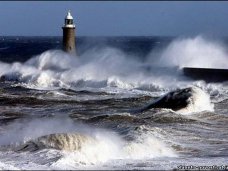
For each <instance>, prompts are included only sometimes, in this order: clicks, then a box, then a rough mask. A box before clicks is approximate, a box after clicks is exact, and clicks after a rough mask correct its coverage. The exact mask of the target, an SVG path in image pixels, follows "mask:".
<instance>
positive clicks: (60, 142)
mask: <svg viewBox="0 0 228 171" xmlns="http://www.w3.org/2000/svg"><path fill="white" fill-rule="evenodd" d="M60 122H61V125H58V124H60ZM63 123H65V124H63ZM19 125H20V126H19ZM57 125H58V126H57ZM10 127H11V129H10V131H8V132H6V133H5V134H4V133H3V134H2V135H1V137H2V139H1V141H0V144H1V145H4V146H2V147H1V148H3V147H7V146H10V149H11V150H12V149H14V150H16V151H18V150H19V151H21V154H23V153H26V152H27V151H29V153H31V154H34V155H36V153H37V152H36V151H37V150H38V152H39V151H40V150H42V149H50V150H51V149H56V150H60V153H61V155H62V157H61V158H60V159H58V160H57V161H55V162H54V163H52V166H53V167H56V168H62V166H64V165H65V166H68V167H70V166H72V164H73V165H74V167H78V166H80V165H94V164H99V163H104V162H107V161H109V160H117V159H118V160H119V159H120V160H123V159H144V158H155V157H164V156H166V157H176V156H177V154H176V153H175V152H174V150H172V148H171V147H168V146H167V145H166V144H165V143H164V142H162V140H159V139H157V138H155V137H154V136H152V135H149V134H148V135H147V134H142V135H139V136H137V138H136V139H135V140H132V141H127V140H125V139H124V138H122V137H120V136H119V135H118V134H116V133H114V132H112V131H108V130H104V129H95V128H90V127H88V126H85V125H77V124H73V123H72V122H70V121H69V120H65V121H64V120H63V119H60V120H56V119H55V120H49V119H45V120H36V121H31V122H30V123H26V124H25V123H21V124H15V123H14V124H12V125H11V126H10ZM19 128H20V129H19ZM33 128H36V129H33ZM64 132H67V133H64ZM50 133H52V134H50ZM50 152H51V151H50ZM34 157H35V156H34Z"/></svg>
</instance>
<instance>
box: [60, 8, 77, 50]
mask: <svg viewBox="0 0 228 171" xmlns="http://www.w3.org/2000/svg"><path fill="white" fill-rule="evenodd" d="M73 20H74V19H73V17H72V15H71V13H70V10H69V11H68V13H67V15H66V17H65V24H64V26H63V27H62V29H63V50H64V51H65V52H68V53H71V54H76V48H75V25H74V21H73Z"/></svg>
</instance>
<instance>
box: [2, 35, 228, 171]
mask: <svg viewBox="0 0 228 171" xmlns="http://www.w3.org/2000/svg"><path fill="white" fill-rule="evenodd" d="M76 44H77V56H73V55H69V54H66V53H64V52H63V51H61V50H60V49H61V37H0V169H2V170H6V169H10V170H14V169H30V170H31V169H52V170H53V169H99V170H101V169H130V170H135V169H152V170H157V169H159V170H162V169H163V170H164V169H169V170H171V169H178V168H179V169H181V168H182V169H186V167H187V166H189V167H190V166H192V167H194V166H206V167H207V168H206V169H210V167H211V166H214V167H215V166H217V167H220V169H223V168H224V167H225V166H227V165H228V82H220V83H206V82H205V81H203V80H192V79H190V78H187V77H185V76H184V75H183V73H182V69H181V68H182V67H216V68H226V69H228V51H227V50H228V44H227V41H226V40H225V39H216V40H215V39H212V38H205V37H202V36H196V37H191V38H184V37H182V38H174V37H100V38H99V37H97V38H96V37H79V38H78V39H77V42H76ZM187 87H194V88H197V89H198V90H200V91H196V92H195V94H194V97H193V98H192V99H191V100H190V101H189V105H188V106H187V107H186V108H184V109H182V110H176V111H173V110H171V109H165V108H155V109H149V110H146V111H143V112H140V113H131V112H129V111H131V110H132V109H137V108H140V107H143V106H145V105H147V104H149V103H151V102H153V101H154V100H156V99H157V98H159V97H161V96H163V95H164V94H166V93H168V92H170V91H175V90H176V89H181V88H187ZM184 166H185V167H184ZM196 169H197V168H196Z"/></svg>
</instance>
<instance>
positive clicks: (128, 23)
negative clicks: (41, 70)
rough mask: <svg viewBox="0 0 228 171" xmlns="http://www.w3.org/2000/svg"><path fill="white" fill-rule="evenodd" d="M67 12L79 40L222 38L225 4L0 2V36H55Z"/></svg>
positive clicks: (227, 25)
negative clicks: (201, 36) (128, 37)
mask: <svg viewBox="0 0 228 171" xmlns="http://www.w3.org/2000/svg"><path fill="white" fill-rule="evenodd" d="M68 9H70V10H71V11H72V15H73V17H74V21H75V24H76V34H77V35H80V36H117V35H119V36H122V35H134V36H192V35H198V34H209V35H216V36H227V35H228V2H222V1H221V2H210V1H207V2H206V1H202V2H194V1H192V2H189V1H185V2H181V1H177V2H171V1H170V2H163V1H160V2H159V1H144V2H140V1H138V2H137V1H117V2H115V1H108V2H105V1H98V2H96V1H91V2H89V1H85V2H83V1H79V2H76V1H70V2H58V1H57V2H56V1H55V2H53V1H38V2H36V1H34V2H31V1H30V2H29V1H27V2H10V1H8V2H7V1H6V2H2V1H1V2H0V35H2V36H3V35H19V36H61V35H62V28H61V27H62V25H63V22H64V17H65V15H66V13H67V11H68Z"/></svg>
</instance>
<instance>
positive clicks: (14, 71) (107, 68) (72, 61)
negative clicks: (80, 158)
mask: <svg viewBox="0 0 228 171" xmlns="http://www.w3.org/2000/svg"><path fill="white" fill-rule="evenodd" d="M227 56H228V55H227V52H226V48H225V47H224V45H223V44H222V43H219V42H218V41H212V40H209V39H206V38H204V37H202V36H197V37H195V38H185V39H184V38H182V39H180V38H179V39H176V40H174V41H173V42H171V43H170V44H169V45H168V46H167V47H166V48H165V49H163V50H162V51H161V52H159V53H156V54H155V53H154V51H152V53H151V54H150V55H149V56H148V58H147V59H146V60H145V62H142V61H139V60H137V59H135V58H134V57H132V56H129V55H127V54H125V53H124V52H122V51H120V50H118V49H115V48H108V47H107V48H103V49H99V50H97V49H91V50H89V51H87V52H85V53H84V54H82V55H81V56H80V58H77V57H73V56H70V55H69V54H67V53H64V52H62V51H60V50H50V51H46V52H43V53H42V54H40V55H37V56H34V57H32V58H31V59H29V60H28V61H27V62H25V63H18V62H15V63H13V64H5V63H0V76H2V75H5V78H9V79H11V80H16V81H19V82H20V84H21V85H23V86H26V87H29V88H35V89H48V90H50V89H56V88H67V89H74V90H77V89H83V88H84V89H91V88H94V89H95V90H96V89H97V90H99V89H101V88H102V89H103V90H104V91H105V89H107V91H110V88H112V89H113V90H114V89H116V88H118V89H119V90H118V91H121V90H135V89H138V90H142V91H144V90H146V91H152V92H153V91H154V90H155V91H156V92H158V91H161V94H162V93H164V91H166V92H168V91H170V90H173V89H176V88H183V87H187V86H191V85H196V86H198V87H201V88H202V89H204V90H206V91H208V92H209V93H210V94H212V95H215V94H216V93H217V94H218V96H220V95H221V94H226V92H227V89H228V88H227V86H224V84H222V83H217V84H215V83H211V84H204V83H199V81H196V82H195V81H192V80H190V79H187V78H186V77H184V76H182V75H181V70H179V69H178V68H177V70H176V69H173V70H171V69H170V70H167V69H164V68H163V69H161V68H160V69H159V67H164V66H166V67H168V68H172V67H174V66H178V67H184V66H190V67H217V68H228V66H227V62H226V61H227ZM147 67H149V68H150V67H151V68H152V70H147V69H146V68H147ZM153 67H156V69H153ZM201 82H202V81H201ZM209 85H210V87H209ZM224 98H226V97H224Z"/></svg>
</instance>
